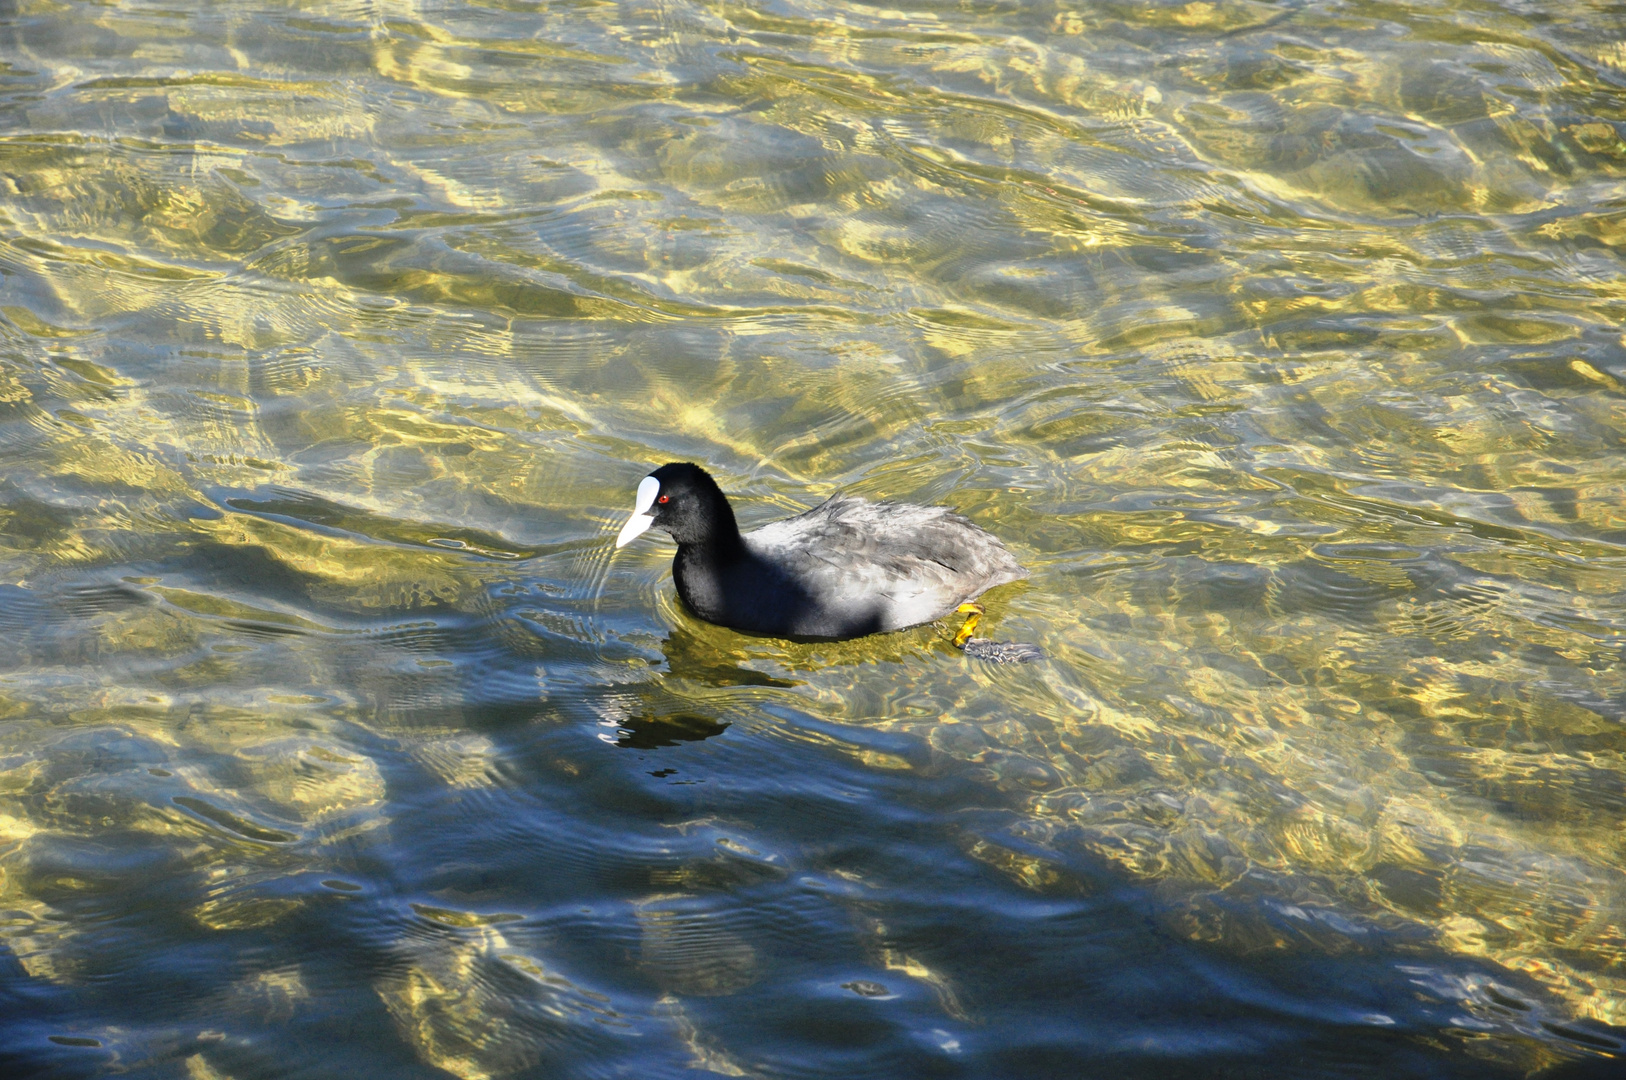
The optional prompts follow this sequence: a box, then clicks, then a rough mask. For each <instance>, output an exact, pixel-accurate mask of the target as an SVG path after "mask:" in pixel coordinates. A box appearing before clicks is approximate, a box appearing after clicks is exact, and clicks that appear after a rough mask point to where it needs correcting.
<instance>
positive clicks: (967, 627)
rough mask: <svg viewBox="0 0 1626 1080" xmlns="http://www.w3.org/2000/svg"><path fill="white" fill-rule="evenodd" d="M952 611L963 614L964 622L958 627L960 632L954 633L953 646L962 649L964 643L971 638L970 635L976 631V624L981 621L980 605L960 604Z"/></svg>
mask: <svg viewBox="0 0 1626 1080" xmlns="http://www.w3.org/2000/svg"><path fill="white" fill-rule="evenodd" d="M954 611H955V614H958V615H964V616H965V623H964V625H962V626H961V627H960V632H959V633H957V634H955V635H954V647H955V648H956V649H963V648H965V643H966V642H967V641H970V640H971V635H972V634H974V633H976V632H977V624H978V623H980V622H981V621H982V605H981V604H961V605H960V606H959V607H957V608H955V609H954Z"/></svg>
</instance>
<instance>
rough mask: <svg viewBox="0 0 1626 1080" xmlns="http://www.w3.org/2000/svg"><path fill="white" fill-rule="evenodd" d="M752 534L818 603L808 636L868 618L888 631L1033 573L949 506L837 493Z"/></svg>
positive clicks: (751, 542) (750, 544)
mask: <svg viewBox="0 0 1626 1080" xmlns="http://www.w3.org/2000/svg"><path fill="white" fill-rule="evenodd" d="M744 541H745V544H746V547H747V548H748V549H749V550H750V551H752V552H754V553H755V554H756V555H758V556H760V557H761V558H763V559H765V560H767V561H769V562H771V563H773V564H774V565H776V566H778V567H779V568H781V569H782V570H783V571H784V572H785V573H786V574H787V575H789V576H790V577H792V578H793V579H794V580H795V581H796V582H797V584H798V585H799V586H800V587H801V589H802V590H803V591H805V593H806V594H807V595H808V596H809V597H811V598H812V599H813V600H815V601H816V606H817V607H818V608H819V609H820V611H819V613H818V615H817V616H814V617H813V619H814V621H816V622H817V623H818V624H819V625H817V626H813V625H809V626H808V627H807V628H804V629H801V630H799V631H797V632H802V633H820V632H823V631H824V630H825V629H826V628H827V627H828V626H830V625H835V624H842V623H844V622H854V621H857V620H861V619H862V620H872V625H874V628H875V629H879V630H896V629H900V628H902V627H905V626H914V625H916V624H918V623H923V622H930V621H932V620H933V619H938V618H941V617H943V616H944V615H946V614H948V613H949V612H951V611H953V610H954V609H955V607H957V606H958V605H959V604H961V603H964V602H965V601H967V600H971V599H973V598H975V597H977V596H979V595H981V594H982V593H984V592H986V591H987V590H989V589H991V588H993V587H994V586H996V585H1003V584H1005V583H1006V582H1010V581H1016V580H1018V579H1020V578H1025V577H1027V576H1028V574H1027V571H1026V570H1024V569H1022V567H1021V566H1020V565H1018V563H1017V561H1016V559H1015V558H1014V557H1013V556H1012V555H1011V553H1010V552H1009V551H1007V550H1005V546H1004V545H1003V544H1001V543H1000V542H999V541H998V540H997V539H995V538H994V537H993V536H991V535H989V534H988V533H986V532H984V531H983V530H982V529H980V528H978V527H977V526H976V525H974V524H973V523H972V522H971V521H969V520H968V519H966V518H964V517H962V516H961V515H959V514H956V513H954V512H953V511H952V510H949V509H947V508H946V507H941V506H915V505H912V504H909V503H889V502H880V503H872V502H870V501H868V500H866V499H860V498H854V497H850V496H837V497H835V498H833V499H830V500H828V501H827V502H824V503H821V504H820V505H818V506H815V507H814V508H813V509H811V510H809V511H807V512H806V513H803V514H798V515H797V516H795V517H792V518H786V519H784V520H783V521H776V522H773V523H772V524H770V525H764V526H763V527H762V528H760V529H758V530H756V531H755V532H751V533H747V534H745V536H744Z"/></svg>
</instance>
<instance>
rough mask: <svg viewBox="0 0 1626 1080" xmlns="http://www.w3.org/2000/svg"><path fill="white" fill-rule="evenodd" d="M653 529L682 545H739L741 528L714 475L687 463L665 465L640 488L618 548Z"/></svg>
mask: <svg viewBox="0 0 1626 1080" xmlns="http://www.w3.org/2000/svg"><path fill="white" fill-rule="evenodd" d="M651 526H659V527H660V528H662V529H665V530H666V531H667V532H668V533H670V534H671V536H672V539H674V540H676V541H677V542H678V543H679V544H697V545H711V544H718V543H736V542H738V540H739V535H740V530H739V526H738V525H736V524H735V522H734V511H733V509H732V508H731V507H730V506H729V505H728V498H727V497H726V496H725V495H724V494H723V491H722V489H721V488H719V487H718V486H717V481H715V480H713V479H712V478H711V474H709V473H707V472H706V470H704V469H702V468H701V467H700V466H698V465H693V464H690V463H689V462H687V461H674V462H672V463H671V464H668V465H662V466H661V467H660V468H658V469H656V470H655V471H654V472H652V473H650V474H649V475H648V476H646V477H644V479H643V481H642V482H641V483H639V485H638V495H637V498H636V500H635V501H634V503H633V511H632V517H631V519H629V520H628V521H627V523H626V525H625V526H623V527H622V529H621V535H620V536H618V537H617V538H616V542H615V546H616V547H622V546H623V545H625V544H627V543H630V542H631V541H632V540H633V539H634V538H636V537H637V536H639V535H641V534H642V533H643V532H644V531H645V530H647V529H649V528H650V527H651Z"/></svg>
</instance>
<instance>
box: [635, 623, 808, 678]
mask: <svg viewBox="0 0 1626 1080" xmlns="http://www.w3.org/2000/svg"><path fill="white" fill-rule="evenodd" d="M706 630H707V631H711V632H709V633H703V634H697V633H695V632H694V631H692V630H689V629H688V628H686V627H682V626H679V627H674V628H673V629H672V632H671V633H669V634H667V635H666V640H665V641H664V642H663V643H662V652H664V653H665V654H666V673H667V675H668V676H670V677H672V678H677V679H688V680H690V681H692V682H697V683H701V684H703V685H706V686H779V687H787V688H788V687H792V686H800V685H801V683H800V682H798V681H796V680H793V679H777V678H775V677H774V676H772V675H767V674H764V673H763V672H760V671H755V670H753V669H751V668H748V667H741V666H740V663H739V662H740V661H741V660H746V659H750V658H751V656H752V654H751V653H748V652H746V651H744V650H743V649H739V648H737V647H736V648H728V647H725V646H724V644H722V643H721V642H720V641H719V640H718V639H719V638H724V639H725V640H726V639H728V638H732V639H733V640H732V641H729V642H728V644H731V645H735V646H737V645H738V643H739V642H740V641H742V640H743V641H747V642H756V641H763V640H766V639H756V638H741V636H740V635H739V634H736V633H734V632H733V631H718V630H714V629H713V628H711V627H707V628H706Z"/></svg>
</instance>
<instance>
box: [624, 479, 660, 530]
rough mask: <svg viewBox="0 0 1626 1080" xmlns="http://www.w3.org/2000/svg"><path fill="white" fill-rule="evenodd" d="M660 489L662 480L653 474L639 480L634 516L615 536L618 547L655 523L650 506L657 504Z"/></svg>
mask: <svg viewBox="0 0 1626 1080" xmlns="http://www.w3.org/2000/svg"><path fill="white" fill-rule="evenodd" d="M660 490H661V482H660V481H659V480H657V479H655V478H654V477H653V476H646V477H644V478H643V479H642V480H640V481H638V494H637V496H636V497H635V498H634V499H633V501H632V516H631V517H630V518H628V519H627V523H626V524H625V525H623V526H621V533H620V535H618V536H617V537H616V538H615V546H616V547H618V548H624V547H626V546H627V545H628V544H630V543H632V542H633V541H634V540H636V539H638V538H639V537H640V536H642V535H644V533H646V532H648V531H649V527H650V526H651V525H653V524H655V515H653V514H651V513H650V512H649V508H650V507H651V506H654V505H655V496H656V495H658V494H660Z"/></svg>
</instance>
